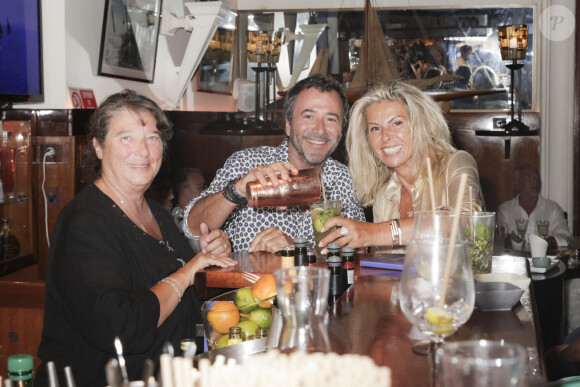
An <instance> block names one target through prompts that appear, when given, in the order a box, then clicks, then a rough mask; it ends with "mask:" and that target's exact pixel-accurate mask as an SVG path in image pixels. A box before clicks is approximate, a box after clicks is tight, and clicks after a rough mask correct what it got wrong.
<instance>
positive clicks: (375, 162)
mask: <svg viewBox="0 0 580 387" xmlns="http://www.w3.org/2000/svg"><path fill="white" fill-rule="evenodd" d="M383 101H400V102H402V103H403V104H404V105H405V106H406V108H407V112H408V115H409V128H410V130H411V136H412V138H413V154H412V162H413V176H414V180H416V179H417V177H419V176H427V167H426V164H425V159H426V158H427V157H429V158H430V159H431V168H432V170H433V175H434V176H436V175H438V174H439V173H441V172H442V171H443V170H444V168H445V165H443V163H442V161H441V160H442V159H443V156H445V155H449V154H451V153H453V152H455V151H456V149H455V148H454V147H453V145H451V134H450V132H449V127H448V126H447V122H446V121H445V117H443V113H442V111H441V109H440V108H439V106H438V105H437V103H436V102H435V101H433V99H431V98H430V97H429V96H428V95H426V94H424V93H423V92H422V91H421V90H419V89H418V88H416V87H415V86H411V85H409V84H406V83H403V82H400V81H390V82H385V83H380V84H377V85H374V86H371V88H369V89H368V90H367V91H366V93H365V94H364V95H363V96H362V97H361V98H360V99H359V100H358V101H356V102H355V103H354V105H353V106H352V109H351V116H350V122H349V125H348V132H347V135H346V149H347V152H348V159H349V169H350V174H351V176H352V181H353V185H354V190H355V194H356V196H357V199H358V200H359V201H360V202H361V203H362V204H363V205H365V206H368V205H370V204H372V203H373V200H374V198H375V196H376V195H377V192H378V190H379V189H380V188H381V187H383V186H384V184H385V183H386V182H387V181H388V180H389V179H390V178H391V176H392V174H393V172H394V169H392V168H389V167H387V166H386V165H384V164H383V163H382V162H381V161H380V160H379V159H378V158H377V157H376V156H375V155H374V153H373V151H372V149H371V147H370V145H369V140H368V129H367V119H366V114H367V111H368V109H369V107H371V106H372V105H374V104H376V103H380V102H383Z"/></svg>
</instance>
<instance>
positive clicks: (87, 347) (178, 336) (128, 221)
mask: <svg viewBox="0 0 580 387" xmlns="http://www.w3.org/2000/svg"><path fill="white" fill-rule="evenodd" d="M171 135H172V131H171V124H170V122H169V121H168V120H167V118H166V117H165V114H164V113H163V112H162V111H161V109H160V108H159V107H158V106H157V105H156V104H155V103H154V102H153V101H151V100H150V99H148V98H146V97H143V96H140V95H138V94H136V93H135V92H133V91H128V90H125V91H122V92H120V93H117V94H114V95H112V96H110V97H109V98H107V100H106V101H105V102H103V103H102V104H101V105H100V106H99V108H98V109H97V110H96V111H95V113H94V114H93V117H92V118H91V121H90V128H89V133H88V136H87V137H88V139H89V144H88V146H87V149H88V150H87V152H86V158H85V164H84V165H85V168H86V169H87V170H88V172H89V176H91V180H90V181H92V183H90V184H88V185H87V186H86V187H85V188H84V189H83V190H82V191H81V192H79V194H78V195H77V196H76V197H75V198H74V199H73V200H72V201H71V202H70V203H69V204H67V205H66V207H65V208H64V209H63V210H62V211H61V212H60V214H59V216H58V220H57V222H56V224H55V227H54V230H53V233H52V241H51V246H50V252H49V257H48V267H47V272H46V301H45V313H44V327H43V332H42V342H41V344H40V346H39V349H38V356H39V357H40V358H41V359H43V361H44V363H46V362H48V361H53V362H54V363H55V365H56V369H57V370H58V371H59V372H62V370H63V368H64V367H65V366H70V367H71V368H72V370H73V373H74V375H75V378H76V382H77V385H79V386H104V385H106V381H105V365H106V363H107V362H108V361H109V359H111V358H112V357H114V356H115V353H116V350H115V345H114V340H115V337H118V338H119V339H120V341H121V343H122V345H123V350H124V357H125V360H126V364H127V371H128V372H129V378H130V379H132V380H135V379H140V378H141V375H142V368H143V364H144V361H145V360H146V359H152V360H155V361H157V360H158V358H159V355H160V354H161V353H162V349H163V347H164V345H165V343H170V344H172V345H173V346H174V347H175V348H179V343H180V341H181V340H182V339H185V338H196V339H197V337H196V332H195V328H196V324H198V323H201V322H202V318H201V303H200V301H199V300H198V299H197V297H196V296H195V293H194V289H193V288H192V285H193V282H194V278H195V273H196V272H197V271H199V270H201V269H203V268H205V267H208V266H210V265H217V266H221V267H229V266H233V265H235V264H236V263H235V261H233V260H232V259H230V258H228V257H227V256H228V255H229V254H230V252H231V248H230V243H229V241H228V238H227V236H226V235H225V234H224V233H223V231H221V230H214V231H212V232H208V230H207V226H205V235H204V238H202V248H203V251H205V252H206V253H200V254H198V255H196V256H195V257H194V256H193V255H194V254H193V251H192V250H191V248H190V247H189V245H188V244H187V242H186V241H185V240H184V239H183V237H182V236H181V234H180V232H179V230H178V229H177V228H176V226H175V223H174V222H173V219H172V218H171V214H170V213H169V212H168V211H166V210H165V209H164V208H163V207H162V206H161V205H160V204H159V203H157V202H155V201H154V200H149V199H145V196H144V193H145V191H146V190H147V189H148V188H149V186H150V185H151V182H152V181H153V178H154V177H155V175H156V174H157V172H158V171H159V168H160V166H161V162H162V156H163V153H164V151H165V149H166V148H167V141H168V140H169V139H170V138H171ZM202 345H203V341H202V340H199V342H198V346H199V347H200V348H202ZM61 383H64V378H63V379H62V381H61ZM46 384H47V374H46V367H45V364H42V365H41V366H40V368H39V370H38V376H37V380H36V381H35V385H37V386H44V385H46Z"/></svg>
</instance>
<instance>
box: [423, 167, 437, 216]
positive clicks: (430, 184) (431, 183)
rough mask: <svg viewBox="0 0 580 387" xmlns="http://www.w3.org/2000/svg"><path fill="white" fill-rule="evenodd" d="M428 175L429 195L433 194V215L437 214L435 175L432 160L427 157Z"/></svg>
mask: <svg viewBox="0 0 580 387" xmlns="http://www.w3.org/2000/svg"><path fill="white" fill-rule="evenodd" d="M425 161H427V174H428V175H429V193H430V194H431V211H433V215H435V214H436V211H435V190H434V189H433V173H432V172H431V159H430V158H429V157H427V159H426V160H425Z"/></svg>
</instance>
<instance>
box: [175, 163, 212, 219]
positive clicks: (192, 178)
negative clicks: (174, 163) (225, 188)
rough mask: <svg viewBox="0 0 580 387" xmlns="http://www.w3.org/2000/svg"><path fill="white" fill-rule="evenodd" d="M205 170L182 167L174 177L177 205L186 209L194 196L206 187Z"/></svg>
mask: <svg viewBox="0 0 580 387" xmlns="http://www.w3.org/2000/svg"><path fill="white" fill-rule="evenodd" d="M206 188H207V186H206V182H205V177H203V171H202V170H201V169H199V168H189V167H187V168H181V169H180V170H179V171H178V172H177V174H176V175H175V178H174V183H173V194H174V195H175V200H174V202H175V207H179V208H181V209H184V208H185V206H186V205H187V203H189V201H190V200H191V199H193V198H196V197H198V196H199V195H201V193H202V192H203V190H204V189H206Z"/></svg>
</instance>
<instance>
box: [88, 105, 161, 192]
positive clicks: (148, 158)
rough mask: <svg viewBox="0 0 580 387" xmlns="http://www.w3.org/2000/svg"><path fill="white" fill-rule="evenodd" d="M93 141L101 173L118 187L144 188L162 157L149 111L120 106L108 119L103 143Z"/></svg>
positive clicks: (151, 179)
mask: <svg viewBox="0 0 580 387" xmlns="http://www.w3.org/2000/svg"><path fill="white" fill-rule="evenodd" d="M93 145H94V146H95V151H96V152H97V156H98V157H99V158H100V159H101V160H102V167H103V177H105V178H106V179H107V180H108V181H110V182H111V183H113V184H115V185H116V186H117V187H118V188H122V187H124V188H125V189H128V188H129V187H132V188H137V189H147V188H148V187H149V185H150V184H151V182H152V181H153V178H154V177H155V175H157V172H158V171H159V168H160V167H161V162H162V157H163V142H162V141H161V134H160V133H159V130H158V129H157V121H156V120H155V118H154V117H153V115H152V114H151V113H149V112H148V111H142V112H133V111H129V110H122V111H121V112H119V113H118V114H117V115H116V116H114V117H113V118H112V119H111V121H110V122H109V130H108V132H107V137H105V144H104V146H103V147H101V146H100V145H99V144H98V142H97V140H96V139H93Z"/></svg>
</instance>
